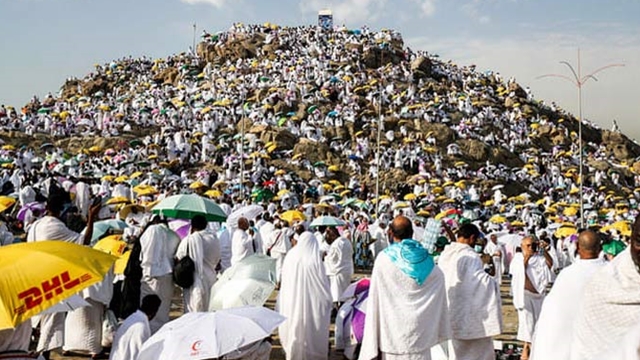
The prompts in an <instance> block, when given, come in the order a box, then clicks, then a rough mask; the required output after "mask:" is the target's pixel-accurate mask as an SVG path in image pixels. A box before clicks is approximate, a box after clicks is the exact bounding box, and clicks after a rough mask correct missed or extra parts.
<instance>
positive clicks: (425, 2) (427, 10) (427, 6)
mask: <svg viewBox="0 0 640 360" xmlns="http://www.w3.org/2000/svg"><path fill="white" fill-rule="evenodd" d="M413 1H414V2H416V3H417V4H418V5H419V6H420V10H421V11H422V14H421V16H431V15H433V14H434V13H435V12H436V0H413Z"/></svg>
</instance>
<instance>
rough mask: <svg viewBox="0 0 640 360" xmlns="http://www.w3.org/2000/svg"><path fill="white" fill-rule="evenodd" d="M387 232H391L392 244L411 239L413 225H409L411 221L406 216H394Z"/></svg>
mask: <svg viewBox="0 0 640 360" xmlns="http://www.w3.org/2000/svg"><path fill="white" fill-rule="evenodd" d="M389 231H391V235H392V236H393V241H394V242H400V241H402V240H404V239H411V238H412V237H413V225H412V224H411V220H409V219H408V218H407V217H406V216H402V215H400V216H396V217H395V219H393V221H392V222H391V225H389Z"/></svg>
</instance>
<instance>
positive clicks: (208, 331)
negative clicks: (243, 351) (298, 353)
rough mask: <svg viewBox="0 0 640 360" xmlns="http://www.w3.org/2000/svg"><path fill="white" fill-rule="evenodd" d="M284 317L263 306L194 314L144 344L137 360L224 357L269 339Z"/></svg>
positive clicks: (166, 328) (174, 322)
mask: <svg viewBox="0 0 640 360" xmlns="http://www.w3.org/2000/svg"><path fill="white" fill-rule="evenodd" d="M284 320H285V318H284V317H283V316H282V315H280V314H278V313H277V312H275V311H272V310H269V309H267V308H263V307H240V308H233V309H226V310H220V311H216V312H191V313H187V314H184V315H183V316H181V317H179V318H177V319H175V320H173V321H170V322H168V323H166V324H165V325H164V326H162V328H160V330H158V332H157V333H155V334H154V335H153V336H152V337H150V338H149V339H148V340H147V341H146V342H145V343H144V344H143V345H142V349H141V350H140V353H139V355H138V360H176V359H180V360H187V359H189V360H197V359H210V358H217V357H221V356H223V355H225V354H228V353H230V352H232V351H234V350H237V349H239V348H241V347H242V346H245V345H248V344H251V343H253V342H256V341H258V340H261V339H264V338H266V337H267V336H269V335H270V334H271V333H272V332H273V330H275V329H276V328H277V327H278V325H280V324H282V322H284Z"/></svg>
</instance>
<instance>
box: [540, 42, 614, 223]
mask: <svg viewBox="0 0 640 360" xmlns="http://www.w3.org/2000/svg"><path fill="white" fill-rule="evenodd" d="M560 63H561V64H563V65H566V66H567V67H568V68H569V70H571V74H572V75H573V78H571V77H568V76H565V75H560V74H547V75H542V76H538V77H537V79H541V78H544V77H558V78H561V79H564V80H567V81H569V82H571V83H572V84H574V85H575V86H576V87H577V88H578V151H579V152H580V154H579V155H578V158H579V173H580V227H581V228H584V197H583V195H584V194H583V190H584V179H583V175H584V174H583V165H584V164H583V160H584V156H583V154H582V148H583V146H582V86H583V85H584V84H585V83H586V82H587V80H589V79H593V80H594V81H598V79H596V77H595V74H597V73H599V72H600V71H602V70H605V69H608V68H611V67H620V66H624V64H609V65H605V66H603V67H601V68H598V69H596V70H595V71H594V72H592V73H590V74H587V75H584V76H582V66H581V64H580V49H578V71H577V72H576V71H575V70H574V69H573V66H571V64H569V63H568V62H566V61H561V62H560Z"/></svg>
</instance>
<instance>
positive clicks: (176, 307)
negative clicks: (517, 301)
mask: <svg viewBox="0 0 640 360" xmlns="http://www.w3.org/2000/svg"><path fill="white" fill-rule="evenodd" d="M367 276H369V274H368V273H364V272H359V273H356V274H355V275H354V279H360V278H362V277H367ZM509 284H510V283H509V280H508V279H506V278H505V279H504V280H503V283H502V287H501V288H500V294H501V297H502V314H503V325H504V326H503V332H502V335H500V336H497V337H496V338H495V339H494V340H496V345H498V344H500V342H502V343H505V344H507V343H516V340H515V337H516V332H517V329H518V315H517V313H516V310H515V309H514V307H513V304H512V301H511V296H509ZM277 296H278V292H277V291H274V292H273V294H272V295H271V297H270V298H269V300H268V301H267V304H266V306H267V307H268V308H271V309H273V308H274V306H275V301H276V298H277ZM182 311H183V309H182V297H181V296H180V290H179V289H177V288H176V295H175V297H174V301H173V304H172V305H171V318H172V319H173V318H176V317H179V316H180V315H182ZM330 336H331V342H332V343H333V336H334V333H333V325H331V334H330ZM273 339H274V343H273V350H272V351H271V357H270V359H271V360H284V359H285V356H284V352H283V351H282V347H281V346H280V339H279V338H278V336H277V333H276V335H274V337H273ZM104 358H108V356H105V357H104ZM52 359H65V360H81V359H88V356H62V355H60V353H54V354H52ZM342 359H344V357H343V356H342V354H341V353H340V352H338V351H336V350H335V349H333V348H332V349H331V356H330V358H329V360H342Z"/></svg>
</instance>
